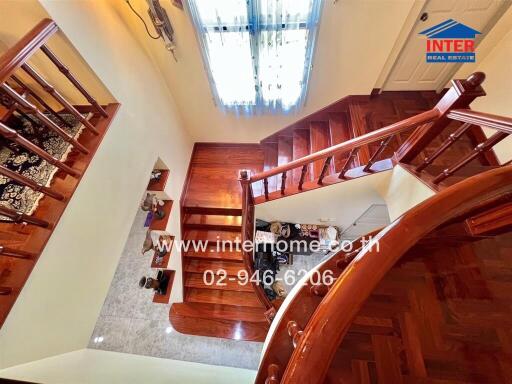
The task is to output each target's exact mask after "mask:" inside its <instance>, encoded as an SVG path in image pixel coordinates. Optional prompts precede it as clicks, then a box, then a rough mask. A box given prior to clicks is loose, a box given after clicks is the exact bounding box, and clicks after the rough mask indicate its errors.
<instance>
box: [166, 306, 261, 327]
mask: <svg viewBox="0 0 512 384" xmlns="http://www.w3.org/2000/svg"><path fill="white" fill-rule="evenodd" d="M171 313H173V314H175V315H179V316H187V317H195V318H211V319H223V320H234V321H238V320H240V321H248V322H254V323H259V322H263V323H266V322H267V321H266V319H265V315H264V311H263V310H262V309H261V308H254V307H241V306H236V305H226V304H211V303H176V304H174V305H173V306H172V307H171Z"/></svg>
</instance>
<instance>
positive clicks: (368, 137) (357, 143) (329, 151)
mask: <svg viewBox="0 0 512 384" xmlns="http://www.w3.org/2000/svg"><path fill="white" fill-rule="evenodd" d="M438 117H439V111H438V110H437V109H431V110H429V111H426V112H423V113H420V114H418V115H416V116H412V117H410V118H407V119H404V120H402V121H399V122H397V123H394V124H390V125H388V126H386V127H384V128H381V129H378V130H375V131H373V132H370V133H367V134H365V135H362V136H359V137H356V138H353V139H350V140H347V141H345V142H343V143H340V144H337V145H333V146H332V147H329V148H325V149H322V150H321V151H318V152H315V153H312V154H310V155H308V156H304V157H302V158H300V159H297V160H293V161H291V162H289V163H288V164H285V165H282V166H279V167H276V168H273V169H270V170H268V171H264V172H260V173H257V174H255V175H253V176H251V178H250V182H251V183H254V182H256V181H259V180H263V179H265V178H268V177H271V176H275V175H279V174H282V173H284V172H287V171H289V170H292V169H294V168H297V167H301V166H303V165H307V164H310V163H312V162H314V161H316V160H322V159H324V158H326V157H329V156H334V155H339V154H342V153H345V152H350V151H351V150H352V149H354V148H359V147H361V146H364V145H366V144H371V143H373V142H375V141H380V140H383V139H386V138H387V137H389V136H393V135H396V134H398V133H402V132H405V131H407V130H409V129H411V128H414V127H417V126H419V125H423V124H426V123H428V122H431V121H433V120H435V119H437V118H438Z"/></svg>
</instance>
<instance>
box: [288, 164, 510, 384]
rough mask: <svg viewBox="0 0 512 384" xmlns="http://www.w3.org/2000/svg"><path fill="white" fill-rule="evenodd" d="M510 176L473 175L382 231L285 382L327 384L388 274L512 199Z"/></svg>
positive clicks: (321, 310) (322, 312) (349, 271)
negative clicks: (444, 230)
mask: <svg viewBox="0 0 512 384" xmlns="http://www.w3.org/2000/svg"><path fill="white" fill-rule="evenodd" d="M511 177H512V166H507V167H501V168H498V169H495V170H491V171H488V172H485V173H482V174H479V175H476V176H473V177H471V178H469V179H466V180H464V181H462V182H460V183H458V184H456V185H454V186H452V187H449V188H447V189H445V190H443V191H442V192H440V193H438V194H437V195H435V196H433V197H431V198H430V199H428V200H426V201H424V202H423V203H421V204H419V205H417V206H416V207H414V208H412V209H411V210H409V211H408V212H406V213H405V214H404V215H402V216H401V217H399V218H398V219H397V220H395V221H394V222H393V223H392V224H390V225H389V226H388V227H386V228H385V229H384V230H383V231H381V232H380V233H379V234H378V235H377V236H376V237H375V239H374V241H375V242H377V241H378V242H379V245H380V247H379V248H380V251H379V250H378V249H377V247H371V244H370V245H369V246H367V247H365V248H364V249H363V250H362V251H361V252H360V253H359V254H358V255H357V257H356V259H355V260H354V261H353V262H352V263H350V265H349V266H348V267H347V268H346V269H345V271H344V272H343V273H342V275H341V276H340V278H339V279H338V280H337V281H336V283H335V284H334V285H333V287H332V288H331V289H330V290H329V292H328V293H327V294H326V295H325V297H324V298H323V300H322V302H321V303H320V305H319V306H318V307H317V309H316V311H315V313H314V315H313V316H312V318H311V320H310V321H309V322H308V324H307V326H306V327H305V329H304V331H303V335H302V337H301V339H300V342H299V343H298V345H297V347H296V348H295V350H294V352H293V354H292V357H291V359H290V361H289V362H288V364H287V367H286V370H285V371H284V374H283V377H282V379H281V381H280V382H281V383H310V384H313V383H322V382H323V379H324V378H325V375H326V374H327V371H328V369H329V366H330V364H331V361H332V359H333V357H334V354H335V352H336V350H337V349H338V347H339V345H340V343H341V342H342V340H343V338H344V336H345V334H346V333H347V331H348V328H349V326H350V324H351V323H352V321H353V319H354V317H355V316H356V315H357V313H358V311H359V310H360V308H361V307H362V305H363V304H364V302H365V301H366V300H367V299H368V297H369V296H370V294H371V293H372V291H373V290H374V289H375V287H376V286H377V284H378V283H379V282H380V281H381V279H382V278H383V277H384V276H385V274H386V273H387V272H388V271H389V269H390V268H391V267H393V265H394V264H395V263H396V262H397V261H398V260H399V259H400V258H401V256H402V255H404V254H405V253H406V252H407V251H408V250H409V249H410V248H411V247H412V246H413V245H414V244H416V243H417V242H418V241H419V240H420V239H421V238H423V237H424V236H425V235H427V234H428V233H429V232H431V231H432V230H434V229H435V228H437V227H439V226H440V225H441V224H443V223H445V222H447V221H448V220H450V219H452V218H454V217H460V216H463V215H466V214H468V213H469V212H470V211H471V210H473V209H476V208H479V207H484V206H487V205H488V204H490V203H491V202H494V201H496V200H498V199H501V198H504V197H510V196H512V184H511V183H510V179H511ZM418 223H421V225H418ZM340 309H342V310H340Z"/></svg>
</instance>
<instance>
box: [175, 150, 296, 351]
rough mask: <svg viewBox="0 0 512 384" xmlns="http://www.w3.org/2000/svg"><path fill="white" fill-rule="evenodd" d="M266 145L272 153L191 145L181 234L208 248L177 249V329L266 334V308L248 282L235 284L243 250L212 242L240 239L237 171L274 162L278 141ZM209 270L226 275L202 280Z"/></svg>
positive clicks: (240, 336)
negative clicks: (180, 293) (179, 260)
mask: <svg viewBox="0 0 512 384" xmlns="http://www.w3.org/2000/svg"><path fill="white" fill-rule="evenodd" d="M290 144H291V141H290ZM268 147H269V151H270V152H271V153H272V154H273V155H275V157H272V158H269V157H266V158H265V159H264V156H263V150H262V148H261V146H260V145H254V144H201V143H198V144H196V146H195V149H194V153H193V155H192V159H191V162H190V168H189V169H190V171H189V178H188V182H187V183H186V184H187V188H186V189H185V191H184V196H182V204H183V206H182V228H183V229H182V238H183V239H184V240H185V241H206V240H207V241H208V247H207V248H206V249H205V250H194V249H193V247H190V249H188V250H187V251H184V252H182V266H183V291H184V297H183V301H184V302H183V303H175V304H173V305H172V307H171V310H170V313H169V320H170V322H171V324H172V326H173V327H174V329H176V330H177V331H178V332H181V333H186V334H191V335H200V336H210V337H220V338H228V339H234V340H250V341H263V340H264V338H265V335H266V333H267V331H268V322H267V321H266V319H265V316H264V312H265V307H264V306H263V305H262V304H261V303H260V301H259V299H258V297H257V296H256V294H255V292H254V290H253V288H252V286H251V285H250V284H246V285H241V284H239V283H238V277H237V275H238V274H239V273H240V272H241V271H244V270H245V268H244V262H243V257H242V253H241V252H240V251H238V250H236V249H233V250H229V249H226V250H222V248H218V247H217V242H222V241H223V240H231V241H236V240H237V239H238V240H240V239H241V230H242V220H241V214H242V189H241V187H240V182H239V181H238V171H239V170H242V169H249V170H251V171H252V172H253V173H255V172H259V171H261V170H262V169H263V166H264V161H265V163H266V164H267V166H273V165H274V163H273V162H274V161H275V165H277V153H278V145H277V143H276V145H275V146H274V145H269V146H268ZM282 149H283V148H282ZM289 149H290V155H291V147H290V148H289ZM267 162H268V163H267ZM208 271H212V272H214V273H216V272H217V271H225V273H226V274H227V277H228V278H227V279H225V280H222V281H221V280H220V279H219V277H218V276H217V277H216V278H215V279H214V280H213V284H206V283H205V279H204V274H205V273H208ZM219 284H220V285H219Z"/></svg>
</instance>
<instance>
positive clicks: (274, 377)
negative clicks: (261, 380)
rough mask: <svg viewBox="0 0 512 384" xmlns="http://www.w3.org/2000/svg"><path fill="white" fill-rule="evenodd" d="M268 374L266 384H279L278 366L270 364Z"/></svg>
mask: <svg viewBox="0 0 512 384" xmlns="http://www.w3.org/2000/svg"><path fill="white" fill-rule="evenodd" d="M267 373H268V376H267V379H266V380H265V384H279V366H278V365H277V364H270V365H269V366H268V368H267Z"/></svg>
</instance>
